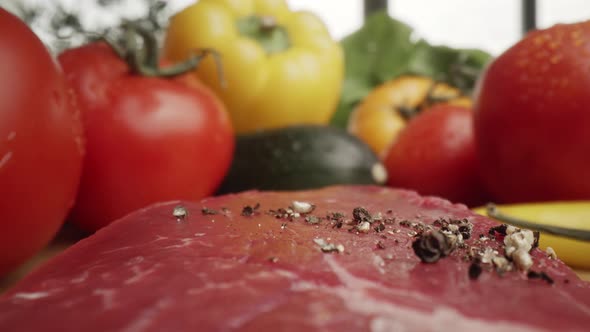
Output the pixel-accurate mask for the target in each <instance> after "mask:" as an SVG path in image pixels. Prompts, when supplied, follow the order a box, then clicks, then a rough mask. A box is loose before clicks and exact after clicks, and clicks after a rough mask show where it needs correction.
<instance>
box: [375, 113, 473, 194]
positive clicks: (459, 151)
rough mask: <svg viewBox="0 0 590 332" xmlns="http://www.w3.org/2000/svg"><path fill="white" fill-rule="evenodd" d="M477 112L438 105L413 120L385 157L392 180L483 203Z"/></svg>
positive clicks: (395, 183)
mask: <svg viewBox="0 0 590 332" xmlns="http://www.w3.org/2000/svg"><path fill="white" fill-rule="evenodd" d="M472 121H473V112H472V111H471V110H470V109H469V108H467V107H464V106H455V105H450V104H443V105H435V106H433V107H431V108H430V109H427V110H424V111H423V112H421V113H420V114H419V115H418V116H416V117H415V118H413V119H412V120H410V122H409V123H408V125H407V126H406V127H405V128H404V129H403V130H402V131H401V133H400V135H399V137H398V139H397V140H396V142H395V143H394V144H393V145H392V146H391V147H390V149H389V151H388V152H387V155H386V157H385V167H386V168H387V171H388V174H389V179H388V185H389V186H392V187H402V188H407V189H413V190H416V191H418V192H419V193H420V194H422V195H436V196H440V197H444V198H446V199H448V200H450V201H452V202H457V203H464V204H468V205H471V206H473V205H476V204H480V203H482V202H483V197H484V194H483V190H482V187H481V183H480V179H479V174H478V167H477V166H478V165H477V159H476V153H475V140H474V137H473V128H472V125H473V124H472Z"/></svg>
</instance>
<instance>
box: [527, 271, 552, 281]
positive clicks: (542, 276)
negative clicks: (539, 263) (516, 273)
mask: <svg viewBox="0 0 590 332" xmlns="http://www.w3.org/2000/svg"><path fill="white" fill-rule="evenodd" d="M527 278H529V279H540V280H543V281H545V282H546V283H548V284H550V285H552V284H553V283H554V281H553V278H551V277H550V276H549V275H548V274H547V273H545V272H543V271H540V272H536V271H532V270H531V271H529V272H528V273H527Z"/></svg>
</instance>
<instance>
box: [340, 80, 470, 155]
mask: <svg viewBox="0 0 590 332" xmlns="http://www.w3.org/2000/svg"><path fill="white" fill-rule="evenodd" d="M438 103H450V104H453V105H463V106H468V107H471V99H470V98H468V97H465V96H463V95H462V93H461V91H460V90H459V89H457V88H454V87H452V86H450V85H448V84H445V83H440V82H435V81H434V80H433V79H431V78H429V77H425V76H414V75H407V76H401V77H399V78H396V79H394V80H391V81H388V82H386V83H384V84H382V85H380V86H378V87H376V88H375V89H374V90H373V91H371V93H369V95H367V97H365V99H363V101H362V102H361V103H360V104H359V105H358V106H357V107H356V108H355V110H354V111H353V112H352V113H351V115H350V118H349V121H348V131H349V132H350V133H352V134H354V135H356V136H358V137H359V138H360V139H361V140H363V141H364V142H365V143H367V144H368V145H369V146H370V147H371V149H372V150H373V151H374V152H375V153H377V154H378V155H379V156H380V157H384V154H385V153H386V152H387V150H388V148H389V146H390V145H391V144H392V143H393V141H394V140H395V139H396V137H397V135H398V134H399V132H400V131H401V130H402V129H403V128H404V127H405V126H406V121H407V119H408V118H409V117H411V116H412V115H413V114H414V113H416V112H419V111H420V110H422V109H426V108H428V107H429V106H432V105H433V104H438Z"/></svg>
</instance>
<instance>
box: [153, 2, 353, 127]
mask: <svg viewBox="0 0 590 332" xmlns="http://www.w3.org/2000/svg"><path fill="white" fill-rule="evenodd" d="M198 49H214V50H216V51H217V52H219V53H220V54H221V61H220V62H221V67H222V70H223V73H222V76H223V81H222V80H221V79H220V77H219V76H220V75H219V72H218V68H217V64H216V61H215V60H214V58H210V57H209V58H206V59H204V60H203V62H202V63H201V64H200V65H199V67H198V69H197V70H196V74H197V75H198V77H199V78H200V79H201V80H202V81H203V82H204V83H205V84H207V85H208V86H209V87H211V88H212V89H213V90H214V91H215V92H216V93H217V94H218V95H219V96H220V97H221V98H222V99H223V101H224V102H225V104H226V106H227V108H228V110H229V112H230V115H231V117H232V121H233V125H234V128H235V130H236V132H238V133H244V132H251V131H255V130H258V129H263V128H276V127H282V126H286V125H290V124H302V123H310V124H312V123H313V124H327V123H328V122H329V120H330V118H331V116H332V114H333V113H334V111H335V109H336V104H337V102H338V100H339V97H340V90H341V85H342V81H343V72H344V62H343V61H344V59H343V58H344V56H343V51H342V48H341V46H340V44H339V43H338V42H336V41H334V40H333V39H332V38H331V36H330V34H329V32H328V30H327V29H326V26H325V25H324V24H323V22H322V21H321V20H320V19H319V18H318V17H316V16H315V15H314V14H312V13H310V12H307V11H291V10H290V9H289V7H288V5H287V3H286V2H285V1H284V0H200V1H198V2H197V3H195V4H193V5H191V6H189V7H187V8H186V9H184V10H182V11H181V12H179V13H178V14H176V15H174V16H173V17H172V18H171V21H170V25H169V27H168V30H167V33H166V37H165V42H164V57H165V58H167V59H170V60H172V61H182V60H185V59H187V58H188V57H189V56H191V55H192V54H194V52H195V50H198ZM224 82H225V84H223V83H224Z"/></svg>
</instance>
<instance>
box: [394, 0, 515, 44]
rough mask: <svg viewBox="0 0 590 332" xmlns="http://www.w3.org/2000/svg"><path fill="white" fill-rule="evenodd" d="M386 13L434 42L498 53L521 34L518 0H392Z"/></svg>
mask: <svg viewBox="0 0 590 332" xmlns="http://www.w3.org/2000/svg"><path fill="white" fill-rule="evenodd" d="M389 13H390V15H391V16H393V17H395V18H398V19H400V20H402V21H404V22H406V23H407V24H409V25H410V26H412V27H413V28H414V29H415V30H416V33H417V34H418V35H419V36H420V37H423V38H424V39H426V40H427V41H429V42H431V43H433V44H442V45H448V46H453V47H463V48H481V49H484V50H486V51H488V52H491V53H492V54H498V53H500V52H502V51H503V50H504V49H506V48H508V47H509V46H510V45H512V44H513V43H515V42H516V41H517V40H518V39H519V37H520V31H521V24H520V16H521V10H520V1H519V0H494V1H485V0H444V1H434V0H392V1H390V4H389Z"/></svg>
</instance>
